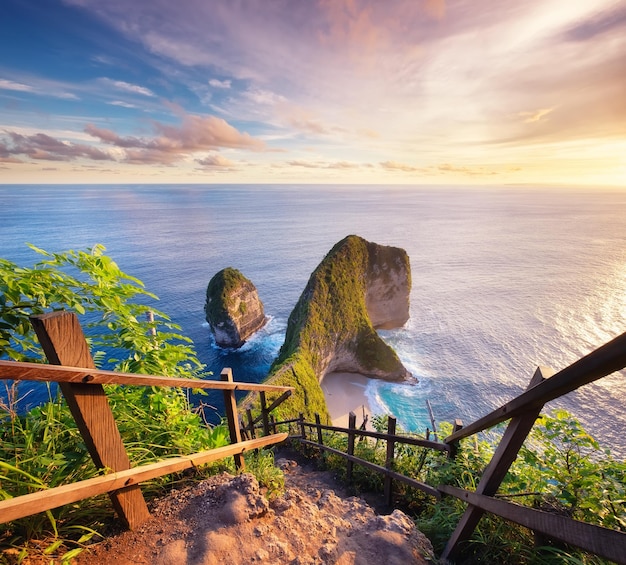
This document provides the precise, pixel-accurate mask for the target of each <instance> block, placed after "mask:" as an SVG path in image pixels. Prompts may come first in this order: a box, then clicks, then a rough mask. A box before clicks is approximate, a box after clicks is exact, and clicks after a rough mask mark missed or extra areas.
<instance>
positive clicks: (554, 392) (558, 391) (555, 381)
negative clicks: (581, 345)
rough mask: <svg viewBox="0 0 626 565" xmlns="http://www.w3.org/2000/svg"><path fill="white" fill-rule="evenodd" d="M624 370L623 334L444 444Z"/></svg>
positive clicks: (625, 363) (625, 347)
mask: <svg viewBox="0 0 626 565" xmlns="http://www.w3.org/2000/svg"><path fill="white" fill-rule="evenodd" d="M624 367H626V333H623V334H622V335H620V336H618V337H616V338H615V339H613V340H612V341H609V342H608V343H606V344H604V345H603V346H602V347H599V348H598V349H596V350H595V351H592V352H591V353H589V354H588V355H586V356H585V357H582V358H581V359H579V360H578V361H576V362H575V363H572V364H571V365H569V366H568V367H565V369H562V370H561V371H559V372H558V373H556V374H555V375H554V376H553V377H552V378H550V379H548V380H546V381H545V382H543V383H541V384H539V385H537V386H536V387H534V388H533V389H530V390H527V391H526V392H524V393H522V394H520V395H519V396H517V397H515V398H514V399H513V400H511V401H509V402H507V403H506V404H504V405H503V406H501V407H500V408H497V409H496V410H494V411H493V412H490V413H489V414H487V415H486V416H483V417H482V418H479V419H478V420H476V421H475V422H472V423H471V424H469V425H468V426H466V427H465V428H463V429H462V430H459V431H458V432H456V433H453V434H452V435H450V436H449V437H447V438H446V439H445V440H444V441H445V442H446V443H450V442H453V441H457V440H459V439H462V438H464V437H468V436H471V435H473V434H475V433H477V432H480V431H482V430H485V429H487V428H490V427H492V426H495V425H496V424H499V423H500V422H504V421H505V420H508V419H509V418H513V417H514V416H519V415H520V414H523V413H524V412H525V411H527V410H529V409H532V408H536V407H537V406H543V405H544V404H546V403H547V402H550V401H551V400H554V399H555V398H558V397H559V396H563V395H564V394H567V393H568V392H572V391H573V390H576V389H577V388H580V387H581V386H583V385H586V384H589V383H592V382H593V381H597V380H598V379H601V378H602V377H606V376H607V375H610V374H611V373H614V372H615V371H620V370H622V369H623V368H624Z"/></svg>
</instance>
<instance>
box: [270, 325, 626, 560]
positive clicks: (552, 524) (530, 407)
mask: <svg viewBox="0 0 626 565" xmlns="http://www.w3.org/2000/svg"><path fill="white" fill-rule="evenodd" d="M624 367H626V333H624V334H622V335H621V336H619V337H617V338H615V339H614V340H612V341H610V342H609V343H607V344H605V345H604V346H602V347H600V348H598V349H596V350H595V351H593V352H592V353H590V354H589V355H587V356H585V357H583V358H582V359H579V360H578V361H576V362H575V363H573V364H572V365H570V366H568V367H566V368H565V369H563V370H561V371H559V372H558V373H556V374H554V372H553V371H552V370H551V369H548V368H546V367H538V368H537V370H536V372H535V374H534V375H533V378H532V379H531V381H530V383H529V386H528V388H527V389H526V391H525V392H524V393H522V394H521V395H519V396H517V397H516V398H514V399H513V400H511V401H510V402H507V403H506V404H504V405H503V406H501V407H500V408H497V409H496V410H494V411H493V412H491V413H490V414H488V415H487V416H485V417H483V418H480V419H478V420H476V421H475V422H473V423H471V424H469V425H468V426H466V427H463V425H462V423H461V422H460V421H458V420H457V421H456V422H455V426H454V431H453V433H452V434H451V435H450V436H448V437H447V438H445V439H444V440H443V442H436V441H435V442H433V441H429V440H424V439H416V438H407V437H404V436H398V435H396V434H395V419H394V418H392V417H389V429H388V432H387V433H386V434H383V433H378V432H369V431H364V430H357V429H355V421H356V417H355V415H354V414H350V419H349V427H348V428H338V427H334V426H324V425H322V424H320V421H319V418H316V422H306V421H304V418H303V417H302V416H301V417H300V418H299V419H292V420H288V421H287V422H296V423H298V425H299V426H300V430H301V431H300V433H299V434H298V435H297V436H292V437H294V438H295V439H297V440H298V441H300V442H302V443H304V444H308V445H313V446H315V447H317V448H319V449H322V450H324V451H328V452H331V453H334V454H336V455H339V456H341V457H343V458H345V459H346V460H347V472H348V477H350V475H351V472H352V465H353V464H354V463H357V464H359V465H363V466H365V467H367V468H369V469H371V470H373V471H375V472H377V473H380V474H382V475H383V476H384V477H385V498H386V500H387V503H388V504H389V505H390V504H391V492H392V491H391V489H392V480H399V481H402V482H404V483H406V484H408V485H409V486H412V487H415V488H418V489H421V490H422V491H424V492H426V493H428V494H430V495H432V496H434V497H435V498H440V497H441V495H442V494H445V495H449V496H454V497H457V498H459V499H460V500H463V501H465V502H467V504H468V508H467V510H466V511H465V513H464V514H463V516H462V518H461V520H460V521H459V524H458V525H457V527H456V529H455V531H454V533H453V534H452V536H451V538H450V540H449V541H448V543H447V545H446V548H445V549H444V552H443V554H442V555H441V557H442V559H447V560H450V561H454V560H455V559H456V558H457V557H458V556H459V553H460V549H461V545H462V543H463V542H464V541H466V540H468V539H469V537H470V536H471V535H472V533H473V531H474V529H475V528H476V526H477V524H478V522H479V520H480V518H481V517H482V515H483V514H484V513H485V512H488V513H490V514H495V515H497V516H500V517H502V518H504V519H506V520H509V521H511V522H514V523H517V524H520V525H522V526H524V527H527V528H529V529H531V530H533V531H535V532H537V533H541V534H544V535H546V536H548V537H549V538H552V539H555V540H559V541H561V542H564V543H567V544H570V545H572V546H575V547H578V548H580V549H583V550H585V551H588V552H590V553H593V554H595V555H598V556H600V557H603V558H606V559H610V560H611V561H615V562H616V563H625V564H626V533H624V532H620V531H617V530H611V529H608V528H604V527H601V526H595V525H592V524H587V523H584V522H580V521H578V520H573V519H571V518H567V517H564V516H559V515H555V514H550V513H547V512H544V511H541V510H536V509H534V508H529V507H525V506H521V505H519V504H515V503H513V502H508V501H504V500H502V499H499V498H496V497H495V495H496V494H497V491H498V488H499V487H500V484H501V483H502V481H503V479H504V477H505V475H506V473H507V472H508V470H509V468H510V466H511V465H512V464H513V462H514V461H515V459H516V458H517V454H518V452H519V450H520V448H521V447H522V444H523V443H524V441H525V440H526V437H527V436H528V434H529V432H530V430H531V429H532V427H533V425H534V423H535V420H536V419H537V417H538V416H539V414H540V412H541V410H542V409H543V407H544V406H545V404H546V403H548V402H549V401H551V400H554V399H556V398H558V397H560V396H562V395H564V394H567V393H569V392H572V391H573V390H576V389H577V388H580V387H581V386H584V385H586V384H589V383H591V382H594V381H596V380H598V379H601V378H603V377H605V376H608V375H610V374H612V373H614V372H615V371H620V370H622V369H624ZM506 420H510V422H509V424H508V427H507V428H506V430H505V432H504V434H503V436H502V438H501V440H500V442H499V444H498V446H497V448H496V450H495V452H494V455H493V457H492V459H491V462H490V463H489V465H488V466H487V467H486V468H485V470H484V472H483V475H482V477H481V479H480V482H479V484H478V486H477V488H476V490H475V491H467V490H464V489H460V488H457V487H453V486H450V485H437V486H430V485H426V484H424V483H421V482H419V481H416V480H414V479H411V478H409V477H405V476H404V475H400V474H399V473H396V472H394V471H393V469H392V467H393V457H394V446H395V445H396V444H399V443H407V444H411V445H418V446H422V447H426V448H430V449H436V450H439V451H444V452H447V453H448V454H449V455H450V457H454V456H455V454H456V451H457V449H458V442H459V441H460V440H461V439H463V438H467V437H470V436H472V435H474V434H476V433H478V432H481V431H483V430H486V429H488V428H491V427H493V426H495V425H497V424H500V423H502V422H505V421H506ZM281 423H285V422H281ZM277 425H278V423H277ZM306 429H309V430H311V431H313V432H315V433H313V434H309V435H312V437H313V439H309V436H307V434H306V433H305V430H306ZM322 430H329V431H335V432H340V433H345V434H348V447H347V452H343V451H339V450H337V449H334V448H331V447H329V446H326V445H324V442H323V437H322V433H321V432H322ZM355 437H371V438H375V439H380V440H384V441H386V442H387V450H386V453H387V457H386V463H385V466H384V467H382V466H381V465H376V464H373V463H371V462H369V461H365V460H363V459H360V458H358V457H355V456H354V438H355Z"/></svg>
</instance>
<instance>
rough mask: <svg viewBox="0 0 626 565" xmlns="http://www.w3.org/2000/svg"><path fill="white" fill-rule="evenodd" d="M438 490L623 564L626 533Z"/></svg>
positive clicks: (450, 489) (460, 491)
mask: <svg viewBox="0 0 626 565" xmlns="http://www.w3.org/2000/svg"><path fill="white" fill-rule="evenodd" d="M439 490H440V491H441V492H443V493H444V494H449V495H451V496H455V497H456V498H459V499H461V500H464V501H465V502H467V503H468V504H471V505H472V506H474V507H476V508H480V509H481V510H483V511H485V512H490V513H491V514H496V515H497V516H501V517H502V518H504V519H506V520H510V521H511V522H515V523H516V524H520V525H522V526H525V527H526V528H529V529H531V530H533V531H535V532H541V533H542V534H545V535H547V536H549V537H551V538H554V539H557V540H560V541H562V542H565V543H568V544H571V545H573V546H576V547H579V548H581V549H583V550H585V551H589V552H591V553H595V554H596V555H599V556H600V557H604V558H605V559H610V560H611V561H615V562H616V563H626V533H624V532H619V531H617V530H610V529H608V528H603V527H602V526H595V525H593V524H586V523H585V522H579V521H578V520H572V519H571V518H567V517H566V516H559V515H558V514H552V513H550V512H544V511H542V510H536V509H534V508H529V507H527V506H521V505H519V504H515V503H513V502H508V501H504V500H499V499H497V498H492V497H489V496H485V495H480V494H477V493H474V492H469V491H467V490H463V489H460V488H458V487H453V486H450V485H442V486H440V487H439Z"/></svg>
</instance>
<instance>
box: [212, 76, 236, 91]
mask: <svg viewBox="0 0 626 565" xmlns="http://www.w3.org/2000/svg"><path fill="white" fill-rule="evenodd" d="M231 83H232V81H230V80H217V79H216V78H212V79H211V80H210V81H209V85H210V86H212V87H213V88H225V89H228V88H230V87H231Z"/></svg>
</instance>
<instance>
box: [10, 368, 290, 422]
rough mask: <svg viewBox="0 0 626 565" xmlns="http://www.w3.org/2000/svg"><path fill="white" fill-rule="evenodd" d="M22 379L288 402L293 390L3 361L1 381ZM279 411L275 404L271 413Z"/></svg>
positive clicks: (270, 386)
mask: <svg viewBox="0 0 626 565" xmlns="http://www.w3.org/2000/svg"><path fill="white" fill-rule="evenodd" d="M6 379H12V380H16V381H17V380H21V381H39V382H58V383H77V384H99V385H113V384H115V385H132V386H166V387H181V388H203V389H214V390H249V391H266V392H281V391H284V394H283V396H284V398H283V396H281V399H282V400H285V399H286V398H288V397H289V395H290V394H291V391H292V390H293V387H287V386H275V385H264V384H257V383H243V382H221V381H212V380H200V379H181V378H178V377H159V376H154V375H141V374H135V373H118V372H116V371H104V370H102V369H95V368H90V369H86V368H83V367H76V366H72V365H66V366H56V365H43V364H41V363H24V362H21V361H5V360H2V361H0V380H6ZM273 408H275V404H272V406H270V408H269V409H268V410H272V409H273Z"/></svg>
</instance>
